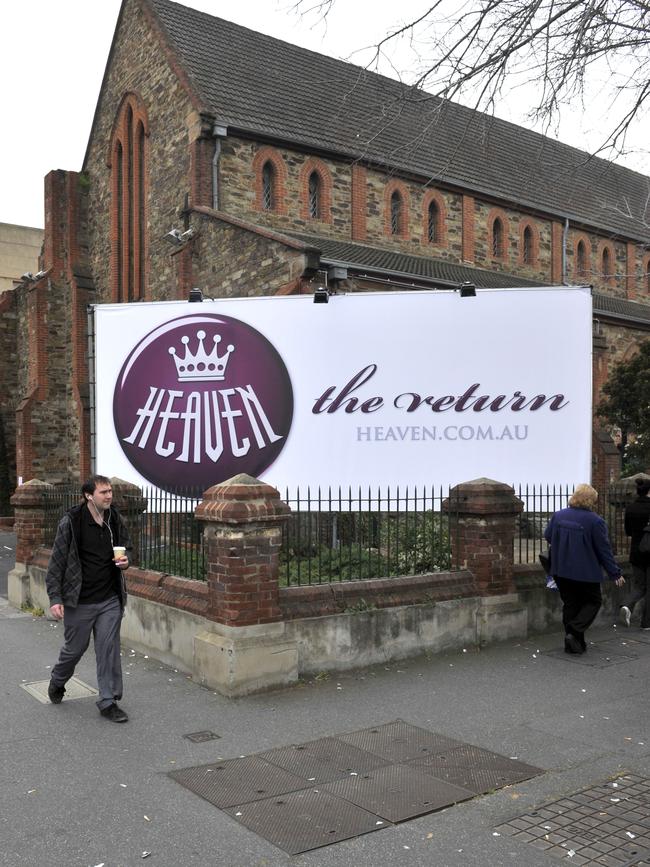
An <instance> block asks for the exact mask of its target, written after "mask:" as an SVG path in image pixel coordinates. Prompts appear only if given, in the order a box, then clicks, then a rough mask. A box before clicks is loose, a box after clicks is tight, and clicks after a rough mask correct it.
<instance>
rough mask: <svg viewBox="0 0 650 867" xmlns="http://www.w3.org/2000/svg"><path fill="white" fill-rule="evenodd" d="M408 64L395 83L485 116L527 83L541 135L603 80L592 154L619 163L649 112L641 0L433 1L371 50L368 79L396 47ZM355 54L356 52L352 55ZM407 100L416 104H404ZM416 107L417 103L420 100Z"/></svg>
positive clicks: (314, 9) (301, 3) (314, 8)
mask: <svg viewBox="0 0 650 867" xmlns="http://www.w3.org/2000/svg"><path fill="white" fill-rule="evenodd" d="M335 3H336V0H296V2H294V7H293V8H294V10H296V11H298V12H299V14H301V15H303V16H305V15H313V16H316V17H319V18H320V19H321V20H323V21H325V20H326V19H327V16H328V15H329V14H330V13H331V11H332V9H333V7H334V5H335ZM404 41H406V42H407V44H408V46H409V48H410V49H411V50H412V52H413V56H414V61H415V62H414V63H413V64H412V65H411V66H410V68H409V69H408V70H407V71H408V72H409V73H410V74H408V75H407V74H406V72H407V71H405V70H404V69H402V70H401V74H399V70H397V69H396V72H397V73H398V78H400V80H403V81H408V82H409V83H410V84H412V85H414V86H415V87H417V88H420V89H421V90H424V91H426V92H427V93H429V94H431V96H434V97H442V98H444V99H451V98H456V99H463V98H464V99H465V101H467V99H468V98H469V99H470V100H471V102H472V103H473V105H474V107H475V108H476V109H478V110H481V111H486V110H487V111H489V110H493V109H494V108H495V107H496V106H497V105H498V103H499V99H500V98H501V96H502V94H503V92H504V88H505V87H506V86H507V87H519V86H521V85H525V84H530V83H534V84H535V85H536V86H537V93H538V94H539V98H538V101H537V104H535V105H532V106H531V108H530V111H529V117H530V119H531V120H536V121H538V122H542V123H543V124H544V126H545V127H546V128H548V127H549V126H550V125H552V124H555V123H557V121H558V118H559V115H560V113H561V112H562V110H563V109H566V107H567V106H571V107H575V105H576V104H578V105H580V106H582V105H584V101H585V95H586V93H587V92H588V91H589V89H590V86H591V85H592V84H593V82H594V80H596V79H597V78H598V76H599V75H605V76H606V77H607V79H608V80H607V81H606V83H605V84H606V87H607V92H608V93H609V96H610V99H611V111H610V117H611V128H608V129H605V130H604V131H603V140H602V144H601V147H600V148H599V151H598V152H599V153H601V152H603V151H605V150H608V149H609V150H614V151H615V152H616V153H622V152H623V149H624V147H625V140H626V135H627V133H628V131H629V129H630V128H631V126H632V125H633V124H634V123H635V121H638V120H639V119H640V118H641V117H642V116H643V114H644V113H645V111H646V110H647V108H648V107H649V106H650V3H648V2H644V0H464V2H462V0H461V2H460V5H459V3H458V0H435V2H430V0H429V2H428V3H423V11H422V12H421V13H419V14H417V15H415V16H414V17H413V19H412V20H411V21H408V22H406V23H402V24H400V25H398V26H396V27H395V28H393V29H391V30H390V31H389V32H388V33H386V35H385V36H383V37H382V38H381V39H379V40H378V41H377V43H376V44H374V45H373V46H367V47H366V48H367V49H370V50H371V51H372V56H371V59H370V61H369V62H368V63H366V64H365V66H366V68H372V69H377V68H378V67H379V63H380V61H382V60H385V59H386V58H387V56H388V55H389V54H390V52H391V51H392V50H393V49H394V48H395V47H396V46H397V45H398V44H400V43H402V44H403V43H404ZM360 50H361V49H360ZM412 98H416V97H412ZM419 98H422V99H424V98H426V96H425V94H420V97H419Z"/></svg>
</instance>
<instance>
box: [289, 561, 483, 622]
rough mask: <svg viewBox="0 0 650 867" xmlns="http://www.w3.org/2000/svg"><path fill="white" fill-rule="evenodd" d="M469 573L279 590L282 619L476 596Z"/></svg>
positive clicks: (376, 579) (412, 576)
mask: <svg viewBox="0 0 650 867" xmlns="http://www.w3.org/2000/svg"><path fill="white" fill-rule="evenodd" d="M476 595H477V588H476V582H475V580H474V576H473V575H472V573H471V572H466V571H465V572H441V573H436V574H428V575H406V576H402V577H400V578H374V579H370V580H364V581H341V582H335V583H332V584H310V585H305V586H297V587H281V588H280V609H281V610H282V616H283V619H284V620H296V619H299V618H302V617H323V616H326V615H329V614H341V613H344V612H350V611H355V610H356V611H359V610H363V609H364V608H365V609H372V608H395V607H397V606H399V605H416V604H420V603H427V602H442V601H444V600H448V599H460V598H464V597H469V596H476Z"/></svg>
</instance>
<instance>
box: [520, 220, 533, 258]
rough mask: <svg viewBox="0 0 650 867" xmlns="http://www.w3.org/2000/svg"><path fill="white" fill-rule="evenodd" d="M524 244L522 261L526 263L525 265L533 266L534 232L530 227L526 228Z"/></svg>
mask: <svg viewBox="0 0 650 867" xmlns="http://www.w3.org/2000/svg"><path fill="white" fill-rule="evenodd" d="M523 240H524V243H523V250H522V259H523V261H524V265H532V264H533V230H532V229H531V228H530V226H526V228H525V229H524V239H523Z"/></svg>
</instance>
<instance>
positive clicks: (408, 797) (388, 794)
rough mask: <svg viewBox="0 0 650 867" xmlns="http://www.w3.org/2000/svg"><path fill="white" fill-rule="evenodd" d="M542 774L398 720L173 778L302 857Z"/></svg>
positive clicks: (187, 770) (176, 773)
mask: <svg viewBox="0 0 650 867" xmlns="http://www.w3.org/2000/svg"><path fill="white" fill-rule="evenodd" d="M196 734H198V735H203V734H205V733H204V732H197V733H196ZM434 760H437V761H434ZM537 773H541V771H540V770H539V768H534V767H532V765H526V764H524V763H523V762H519V761H517V760H514V759H509V758H508V757H507V756H500V755H497V753H491V752H489V751H488V750H482V749H480V748H479V747H474V746H472V745H471V744H466V743H463V742H462V741H457V740H454V739H453V738H448V737H446V736H445V735H441V734H437V733H436V732H430V731H427V730H426V729H422V728H419V727H418V726H413V725H409V724H408V723H406V722H404V721H403V720H395V721H394V722H391V723H386V724H384V725H379V726H375V727H373V728H368V729H362V730H360V731H356V732H348V733H347V734H342V735H334V736H332V737H325V738H319V739H317V740H314V741H308V742H307V743H304V744H293V745H291V746H287V747H279V748H277V749H273V750H266V751H265V752H263V753H258V754H256V755H252V756H246V757H242V758H239V759H228V760H227V761H218V762H214V763H212V764H206V765H200V766H198V767H192V768H184V769H177V770H174V771H170V772H169V773H168V775H169V776H170V777H171V778H172V779H174V780H176V782H178V783H180V784H181V785H182V786H185V788H187V789H189V790H190V791H191V792H194V793H195V794H196V795H199V796H200V797H202V798H205V800H206V801H209V802H210V803H211V804H214V805H215V807H220V808H221V809H222V810H224V811H225V812H226V813H228V815H229V816H232V817H233V818H234V819H236V821H238V822H240V823H241V824H242V825H245V826H246V827H247V828H249V829H250V830H251V831H254V832H255V833H257V834H259V835H260V836H261V837H264V838H265V839H266V840H269V841H270V842H271V843H274V844H275V845H276V846H278V847H279V848H280V849H283V850H284V851H285V852H289V853H290V854H292V855H297V854H298V853H300V852H307V851H309V850H310V849H317V848H319V847H320V846H327V845H329V844H330V843H337V842H339V841H341V840H347V839H348V838H350V837H356V836H359V835H360V834H367V833H368V832H370V831H377V830H379V829H381V828H382V827H386V826H387V825H390V824H391V823H394V822H403V821H405V820H406V819H411V818H414V817H415V816H422V815H424V814H425V813H433V812H434V811H435V810H441V809H443V808H444V807H449V806H451V805H452V804H456V803H458V802H459V801H465V800H468V799H469V798H474V797H476V795H477V794H480V793H482V792H486V791H491V790H492V789H497V788H501V787H502V786H505V785H508V784H509V783H511V782H515V781H520V780H524V779H528V778H529V777H532V776H534V775H535V774H537Z"/></svg>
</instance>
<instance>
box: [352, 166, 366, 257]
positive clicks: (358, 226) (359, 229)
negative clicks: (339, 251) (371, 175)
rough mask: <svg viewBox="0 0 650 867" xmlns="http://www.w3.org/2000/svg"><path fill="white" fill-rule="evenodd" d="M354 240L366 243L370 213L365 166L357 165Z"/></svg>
mask: <svg viewBox="0 0 650 867" xmlns="http://www.w3.org/2000/svg"><path fill="white" fill-rule="evenodd" d="M351 207H352V240H353V241H365V240H366V238H367V235H368V228H367V219H366V215H367V211H368V188H367V176H366V168H365V166H360V165H359V164H358V163H355V164H354V165H353V166H352V189H351Z"/></svg>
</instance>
